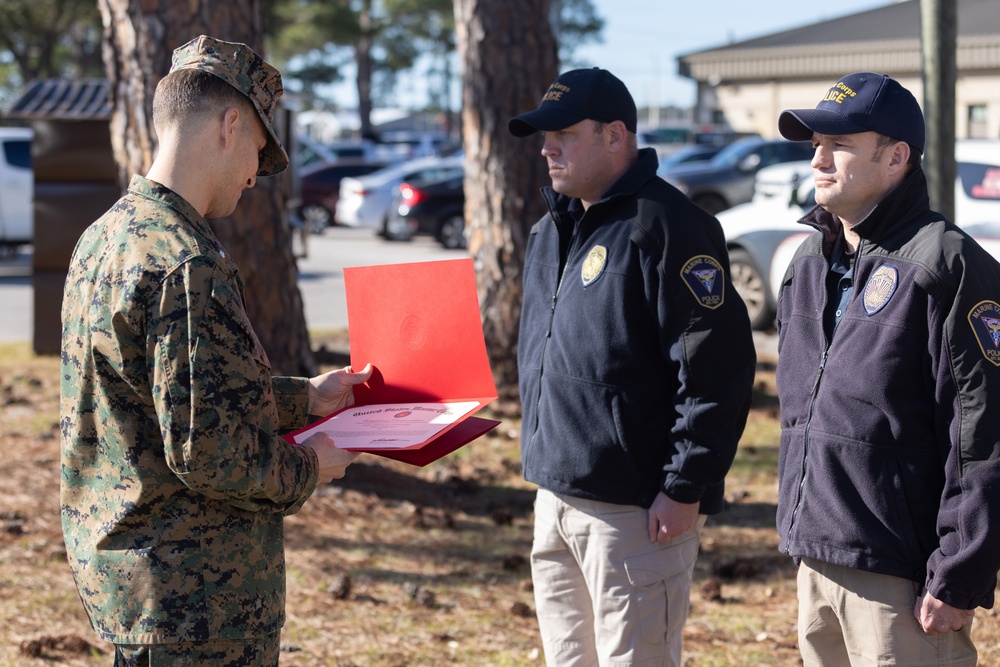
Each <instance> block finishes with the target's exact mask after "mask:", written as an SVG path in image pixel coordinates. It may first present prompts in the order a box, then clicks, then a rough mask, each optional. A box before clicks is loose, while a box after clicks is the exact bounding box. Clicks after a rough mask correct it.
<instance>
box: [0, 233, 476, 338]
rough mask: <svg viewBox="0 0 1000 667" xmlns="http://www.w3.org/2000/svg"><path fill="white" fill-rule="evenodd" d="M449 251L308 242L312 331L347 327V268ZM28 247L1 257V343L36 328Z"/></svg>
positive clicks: (366, 240)
mask: <svg viewBox="0 0 1000 667" xmlns="http://www.w3.org/2000/svg"><path fill="white" fill-rule="evenodd" d="M464 256H466V255H465V252H464V251H460V250H445V249H444V248H442V247H441V246H440V244H438V243H437V242H436V241H434V240H433V239H431V238H429V237H419V236H418V237H417V238H415V239H413V241H411V242H408V243H400V242H389V241H385V240H383V239H381V238H379V237H378V236H376V235H375V233H374V232H373V231H372V230H370V229H352V228H348V227H334V228H330V229H327V230H326V232H324V233H323V234H321V235H313V236H311V237H310V238H309V241H308V256H307V257H305V258H303V259H300V260H299V272H300V278H299V289H300V290H301V292H302V300H303V302H304V304H305V313H306V322H307V323H308V326H309V328H310V329H314V330H328V329H340V328H346V327H347V301H346V297H345V295H344V267H345V266H368V265H372V264H393V263H397V262H426V261H431V260H435V259H449V258H457V257H464ZM33 308H34V306H33V292H32V289H31V253H30V249H28V250H24V251H22V252H20V253H18V254H17V255H16V256H15V257H13V258H11V257H7V256H3V257H0V342H16V341H30V340H31V338H32V332H33V330H34V329H33V322H32V312H33Z"/></svg>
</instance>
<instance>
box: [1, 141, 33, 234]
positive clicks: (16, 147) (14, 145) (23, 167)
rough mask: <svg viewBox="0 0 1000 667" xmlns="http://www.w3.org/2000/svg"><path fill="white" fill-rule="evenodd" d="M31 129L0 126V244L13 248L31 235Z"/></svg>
mask: <svg viewBox="0 0 1000 667" xmlns="http://www.w3.org/2000/svg"><path fill="white" fill-rule="evenodd" d="M31 138H32V131H31V130H30V129H27V128H22V127H0V246H3V247H4V248H15V247H17V246H19V245H25V244H29V243H31V242H32V239H33V236H34V213H33V210H32V208H33V201H34V182H35V181H34V175H33V172H32V170H31Z"/></svg>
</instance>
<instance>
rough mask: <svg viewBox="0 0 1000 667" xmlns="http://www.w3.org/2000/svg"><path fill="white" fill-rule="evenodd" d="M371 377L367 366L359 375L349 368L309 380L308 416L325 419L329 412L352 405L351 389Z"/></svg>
mask: <svg viewBox="0 0 1000 667" xmlns="http://www.w3.org/2000/svg"><path fill="white" fill-rule="evenodd" d="M371 376H372V365H371V364H368V365H366V366H365V367H364V369H363V370H362V371H361V372H360V373H355V372H353V371H352V370H351V367H350V366H347V367H345V368H341V369H339V370H335V371H330V372H329V373H324V374H323V375H317V376H316V377H314V378H310V379H309V414H311V415H319V416H320V417H325V416H326V415H328V414H330V413H331V412H336V411H337V410H340V409H341V408H346V407H347V406H348V405H353V404H354V392H353V391H352V388H353V387H354V385H356V384H362V383H364V382H367V381H368V378H370V377H371Z"/></svg>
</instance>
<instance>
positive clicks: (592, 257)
mask: <svg viewBox="0 0 1000 667" xmlns="http://www.w3.org/2000/svg"><path fill="white" fill-rule="evenodd" d="M607 262H608V249H607V248H605V247H604V246H602V245H595V246H594V247H593V248H591V249H590V252H589V253H587V258H586V259H585V260H583V266H582V267H581V268H580V280H582V281H583V286H584V287H587V286H588V285H590V284H591V283H593V282H594V281H595V280H597V279H598V278H600V277H601V274H602V273H604V266H605V265H606V264H607Z"/></svg>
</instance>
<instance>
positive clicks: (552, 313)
mask: <svg viewBox="0 0 1000 667" xmlns="http://www.w3.org/2000/svg"><path fill="white" fill-rule="evenodd" d="M578 227H579V225H578V224H574V225H573V231H572V236H571V237H570V240H569V249H568V250H567V251H566V262H565V264H564V265H563V267H562V271H560V272H559V280H558V281H557V282H556V291H555V292H554V293H553V294H552V303H551V304H550V305H549V323H548V325H547V326H546V327H545V340H544V341H543V342H542V355H541V359H540V362H539V365H538V398H537V399H536V400H535V422H534V423H533V424H532V425H531V439H532V440H534V438H535V435H536V434H537V433H538V422H539V419H540V417H539V414H538V413H539V407H540V406H541V403H542V376H543V375H544V374H545V351H546V350H547V349H548V346H549V338H551V337H552V323H553V322H554V321H555V317H556V302H557V301H558V300H559V292H560V291H562V286H563V280H564V279H565V277H566V272H567V271H568V270H569V265H570V260H571V259H572V257H573V251H574V250H576V243H577V239H578V237H579V234H578V233H577V228H578ZM526 451H527V452H528V453H530V452H531V451H532V450H531V448H530V447H529V448H528V449H527V450H526ZM525 459H527V457H525ZM527 463H528V462H527V460H525V467H527Z"/></svg>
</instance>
